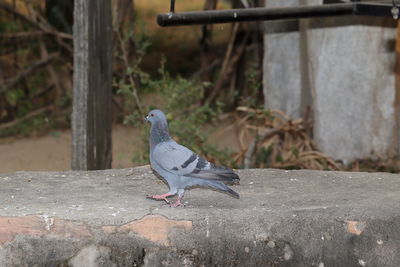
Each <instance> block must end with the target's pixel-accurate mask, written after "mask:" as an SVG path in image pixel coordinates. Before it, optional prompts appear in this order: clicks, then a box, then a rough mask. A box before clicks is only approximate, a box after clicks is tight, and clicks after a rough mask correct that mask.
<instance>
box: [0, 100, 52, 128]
mask: <svg viewBox="0 0 400 267" xmlns="http://www.w3.org/2000/svg"><path fill="white" fill-rule="evenodd" d="M53 108H54V106H53V105H50V106H47V107H43V108H40V109H37V110H35V111H32V112H31V113H28V114H27V115H25V116H23V117H21V118H18V119H15V120H13V121H10V122H6V123H3V124H0V130H4V129H6V128H10V127H13V126H15V125H17V124H18V123H20V122H22V121H25V120H28V119H30V118H33V117H36V116H38V115H40V114H42V113H45V112H47V111H49V110H52V109H53Z"/></svg>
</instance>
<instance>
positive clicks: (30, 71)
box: [0, 53, 59, 94]
mask: <svg viewBox="0 0 400 267" xmlns="http://www.w3.org/2000/svg"><path fill="white" fill-rule="evenodd" d="M58 57H59V55H58V53H53V54H51V55H49V56H48V57H47V58H43V59H41V60H39V61H36V62H35V63H33V64H32V65H30V66H29V67H27V68H26V69H24V70H23V71H21V72H19V73H18V74H17V75H16V76H15V77H14V78H13V79H12V80H11V81H9V82H7V83H6V85H5V86H3V87H0V94H2V93H4V92H6V91H7V90H9V89H11V88H13V87H14V86H16V85H17V84H18V83H19V82H20V81H21V80H23V79H26V78H28V77H29V76H31V75H32V74H34V73H35V72H36V71H38V70H39V69H41V68H43V67H46V66H47V65H49V64H50V63H52V62H53V61H54V60H55V59H57V58H58Z"/></svg>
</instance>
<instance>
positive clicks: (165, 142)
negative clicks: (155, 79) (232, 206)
mask: <svg viewBox="0 0 400 267" xmlns="http://www.w3.org/2000/svg"><path fill="white" fill-rule="evenodd" d="M146 119H147V120H148V121H150V122H151V129H150V163H151V166H152V168H153V169H154V170H155V171H156V172H157V173H158V174H159V175H161V176H162V177H163V178H164V179H165V180H166V181H167V183H168V185H169V187H170V192H169V193H168V194H170V195H174V194H177V193H178V192H179V197H181V195H182V196H183V192H184V190H185V189H186V188H188V187H193V186H202V187H211V188H214V189H217V190H220V191H223V192H227V193H229V194H230V195H232V196H234V197H236V198H239V194H238V193H236V192H235V191H233V190H232V189H230V188H229V187H227V186H226V185H225V184H224V183H226V184H235V183H238V181H239V176H238V175H237V174H236V173H235V172H234V171H233V170H232V169H230V168H227V167H223V166H216V165H214V164H212V163H210V162H208V161H207V160H205V159H204V158H202V157H200V156H199V155H197V154H196V153H194V152H193V151H191V150H190V149H188V148H187V147H185V146H182V145H180V144H178V143H176V142H175V141H174V140H173V139H172V138H171V137H170V135H169V132H168V124H167V119H166V117H165V115H164V113H163V112H162V111H160V110H152V111H150V113H149V115H148V116H147V117H146Z"/></svg>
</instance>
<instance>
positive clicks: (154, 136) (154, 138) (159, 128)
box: [150, 122, 171, 149]
mask: <svg viewBox="0 0 400 267" xmlns="http://www.w3.org/2000/svg"><path fill="white" fill-rule="evenodd" d="M169 140H171V137H170V136H169V133H168V125H167V124H166V123H162V122H155V123H153V125H152V126H151V129H150V147H151V149H153V148H154V147H155V146H156V145H158V144H159V143H162V142H166V141H169Z"/></svg>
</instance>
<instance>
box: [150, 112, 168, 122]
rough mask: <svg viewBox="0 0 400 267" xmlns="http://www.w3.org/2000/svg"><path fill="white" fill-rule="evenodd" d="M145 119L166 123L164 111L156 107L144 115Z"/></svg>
mask: <svg viewBox="0 0 400 267" xmlns="http://www.w3.org/2000/svg"><path fill="white" fill-rule="evenodd" d="M146 121H148V122H151V124H154V123H155V122H161V123H163V124H164V123H167V118H166V117H165V114H164V112H162V111H161V110H158V109H154V110H152V111H150V112H149V115H147V116H146Z"/></svg>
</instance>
